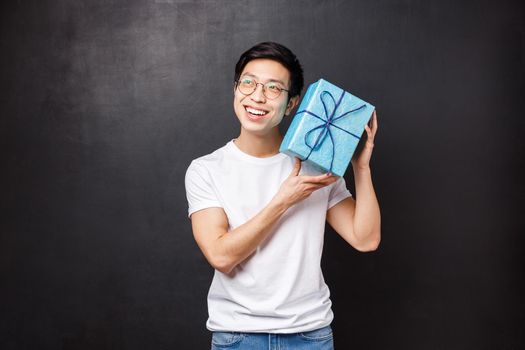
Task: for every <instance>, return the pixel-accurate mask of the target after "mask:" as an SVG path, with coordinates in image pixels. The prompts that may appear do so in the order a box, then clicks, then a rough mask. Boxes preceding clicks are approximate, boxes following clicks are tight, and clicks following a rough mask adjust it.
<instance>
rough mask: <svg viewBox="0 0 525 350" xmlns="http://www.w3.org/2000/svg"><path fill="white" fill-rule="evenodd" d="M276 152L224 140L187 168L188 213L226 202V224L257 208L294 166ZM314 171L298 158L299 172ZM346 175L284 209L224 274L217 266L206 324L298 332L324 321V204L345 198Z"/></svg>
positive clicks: (328, 315) (328, 316) (327, 304)
mask: <svg viewBox="0 0 525 350" xmlns="http://www.w3.org/2000/svg"><path fill="white" fill-rule="evenodd" d="M293 164H294V159H293V158H292V157H289V156H288V155H286V154H283V153H279V154H276V155H274V156H271V157H267V158H258V157H254V156H251V155H249V154H247V153H244V152H242V151H241V150H240V149H239V148H238V147H237V145H236V144H235V143H234V142H233V140H230V141H229V142H228V143H227V144H226V145H224V146H223V147H221V148H219V149H217V150H216V151H214V152H212V153H210V154H208V155H205V156H202V157H199V158H197V159H195V160H193V161H192V162H191V164H190V166H189V167H188V169H187V171H186V178H185V184H186V195H187V198H188V204H189V209H188V217H190V216H191V214H192V213H194V212H196V211H198V210H201V209H204V208H209V207H221V208H223V209H224V211H225V213H226V215H227V217H228V222H229V229H228V231H231V230H233V229H235V228H236V227H238V226H240V225H242V224H244V223H245V222H247V221H248V220H250V219H251V218H252V217H253V216H255V215H256V214H257V213H259V212H260V211H261V210H262V209H263V208H264V207H265V206H266V205H267V204H268V203H269V202H270V200H271V199H272V198H273V197H274V195H275V194H276V193H277V191H278V190H279V188H280V186H281V184H282V183H283V181H284V180H285V179H286V178H287V177H288V176H289V175H290V173H291V171H292V169H293ZM303 174H307V175H317V174H320V172H319V171H317V170H315V169H314V168H313V167H311V166H308V164H306V163H302V167H301V172H300V175H303ZM350 196H351V194H350V192H349V191H348V189H347V188H346V184H345V181H344V179H343V178H342V177H341V178H339V179H338V180H337V181H336V182H335V183H333V184H331V185H329V186H325V187H323V188H321V189H319V190H317V191H314V192H313V193H312V194H311V195H310V196H309V197H308V198H306V199H304V200H303V201H301V202H299V203H297V204H296V205H294V206H292V207H291V208H289V209H288V210H287V211H286V212H285V213H284V214H283V215H282V216H281V217H280V219H279V220H278V222H277V223H276V224H275V225H274V226H273V229H272V232H271V233H270V234H269V236H268V237H267V239H266V240H265V241H263V242H262V244H260V245H259V247H258V248H257V250H256V251H255V253H254V254H253V255H251V256H250V257H248V258H247V259H246V260H244V261H243V262H241V263H240V264H239V265H237V266H236V267H235V269H234V270H233V271H232V272H231V273H230V274H224V273H221V272H220V271H217V270H215V274H214V277H213V281H212V283H211V286H210V290H209V293H208V313H209V318H208V321H207V323H206V327H207V328H208V329H209V330H210V331H237V332H266V333H296V332H305V331H310V330H314V329H317V328H321V327H324V326H327V325H329V324H330V323H331V322H332V319H333V317H334V316H333V313H332V309H331V305H332V302H331V301H330V291H329V289H328V286H327V285H326V283H325V281H324V278H323V274H322V271H321V254H322V251H323V242H324V230H325V222H326V211H327V210H328V209H329V208H331V207H332V206H334V205H335V204H337V203H338V202H340V201H341V200H343V199H345V198H347V197H350Z"/></svg>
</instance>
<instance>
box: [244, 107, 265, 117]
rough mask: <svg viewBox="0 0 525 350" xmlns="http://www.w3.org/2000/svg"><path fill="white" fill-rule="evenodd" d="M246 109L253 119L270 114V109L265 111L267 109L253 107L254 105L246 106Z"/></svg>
mask: <svg viewBox="0 0 525 350" xmlns="http://www.w3.org/2000/svg"><path fill="white" fill-rule="evenodd" d="M244 109H245V110H246V112H248V114H249V115H250V117H253V119H261V118H262V117H264V116H265V115H266V114H268V111H265V110H262V109H257V108H253V107H249V106H244Z"/></svg>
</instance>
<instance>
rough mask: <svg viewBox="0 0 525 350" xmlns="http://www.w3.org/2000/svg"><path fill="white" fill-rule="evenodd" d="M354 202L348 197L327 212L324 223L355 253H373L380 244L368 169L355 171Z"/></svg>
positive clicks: (374, 201) (375, 206) (373, 192)
mask: <svg viewBox="0 0 525 350" xmlns="http://www.w3.org/2000/svg"><path fill="white" fill-rule="evenodd" d="M354 178H355V189H356V197H357V201H356V200H354V199H353V198H352V197H348V198H346V199H344V200H342V201H341V202H339V203H337V204H336V205H334V206H333V207H332V208H330V209H328V211H327V213H326V220H327V221H328V223H329V224H330V226H332V228H333V229H334V230H335V231H336V232H337V233H338V234H339V235H340V236H341V237H343V238H344V240H345V241H347V242H348V243H349V244H350V245H351V246H352V247H354V248H355V249H357V250H359V251H362V252H368V251H373V250H376V249H377V247H378V246H379V242H380V241H381V216H380V211H379V204H378V202H377V198H376V195H375V191H374V186H373V185H372V176H371V172H370V169H355V170H354Z"/></svg>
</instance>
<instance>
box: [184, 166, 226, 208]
mask: <svg viewBox="0 0 525 350" xmlns="http://www.w3.org/2000/svg"><path fill="white" fill-rule="evenodd" d="M184 183H185V186H186V198H187V199H188V218H189V217H190V216H191V214H193V213H194V212H196V211H198V210H201V209H205V208H211V207H222V205H221V203H220V202H219V200H218V199H217V195H216V193H215V190H214V189H213V183H212V182H211V178H210V175H209V173H208V171H207V169H206V168H205V167H204V166H202V165H200V164H198V163H196V162H195V161H192V162H191V164H190V166H189V167H188V169H187V170H186V176H185V178H184Z"/></svg>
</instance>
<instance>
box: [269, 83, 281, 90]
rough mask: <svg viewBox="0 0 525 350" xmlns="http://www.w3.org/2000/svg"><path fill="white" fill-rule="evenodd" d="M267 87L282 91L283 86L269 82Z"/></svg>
mask: <svg viewBox="0 0 525 350" xmlns="http://www.w3.org/2000/svg"><path fill="white" fill-rule="evenodd" d="M266 88H267V89H268V90H272V91H281V88H280V87H279V85H275V84H268V85H266Z"/></svg>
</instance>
